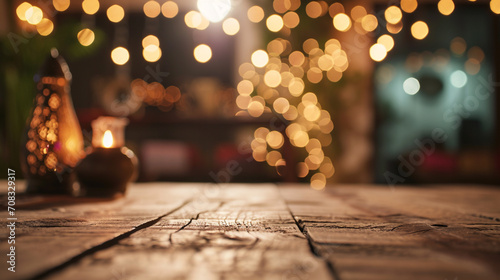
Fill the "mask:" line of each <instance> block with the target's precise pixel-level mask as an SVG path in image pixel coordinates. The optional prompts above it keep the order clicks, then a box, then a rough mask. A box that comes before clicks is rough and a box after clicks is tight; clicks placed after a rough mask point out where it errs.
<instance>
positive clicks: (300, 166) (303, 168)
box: [296, 162, 309, 178]
mask: <svg viewBox="0 0 500 280" xmlns="http://www.w3.org/2000/svg"><path fill="white" fill-rule="evenodd" d="M296 171H297V177H299V178H304V177H306V176H307V174H309V168H308V167H307V164H305V163H304V162H299V163H297V167H296Z"/></svg>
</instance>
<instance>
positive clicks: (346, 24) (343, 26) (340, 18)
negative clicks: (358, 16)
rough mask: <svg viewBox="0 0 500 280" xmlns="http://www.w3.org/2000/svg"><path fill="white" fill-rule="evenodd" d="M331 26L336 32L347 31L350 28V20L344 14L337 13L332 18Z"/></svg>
mask: <svg viewBox="0 0 500 280" xmlns="http://www.w3.org/2000/svg"><path fill="white" fill-rule="evenodd" d="M333 26H334V27H335V29H337V30H338V31H347V30H349V28H351V19H350V18H349V16H348V15H346V14H344V13H338V14H337V15H335V17H334V18H333Z"/></svg>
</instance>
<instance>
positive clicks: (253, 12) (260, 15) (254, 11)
mask: <svg viewBox="0 0 500 280" xmlns="http://www.w3.org/2000/svg"><path fill="white" fill-rule="evenodd" d="M247 16H248V19H249V20H250V21H251V22H254V23H257V22H260V21H261V20H262V19H264V9H262V8H261V7H260V6H252V7H250V8H249V9H248V12H247Z"/></svg>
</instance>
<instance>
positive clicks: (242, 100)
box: [236, 95, 252, 110]
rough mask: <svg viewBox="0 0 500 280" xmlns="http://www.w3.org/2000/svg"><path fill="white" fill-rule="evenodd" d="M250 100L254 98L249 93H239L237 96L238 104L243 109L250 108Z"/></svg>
mask: <svg viewBox="0 0 500 280" xmlns="http://www.w3.org/2000/svg"><path fill="white" fill-rule="evenodd" d="M250 101H252V98H251V97H250V96H248V95H238V97H236V106H238V108H240V109H242V110H246V109H247V108H248V105H249V104H250Z"/></svg>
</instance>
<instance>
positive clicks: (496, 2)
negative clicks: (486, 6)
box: [490, 0, 500, 15]
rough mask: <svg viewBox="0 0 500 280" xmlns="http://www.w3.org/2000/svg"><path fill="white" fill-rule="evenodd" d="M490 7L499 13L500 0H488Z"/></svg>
mask: <svg viewBox="0 0 500 280" xmlns="http://www.w3.org/2000/svg"><path fill="white" fill-rule="evenodd" d="M490 9H491V11H492V12H494V13H495V14H497V15H498V14H500V0H491V1H490Z"/></svg>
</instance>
